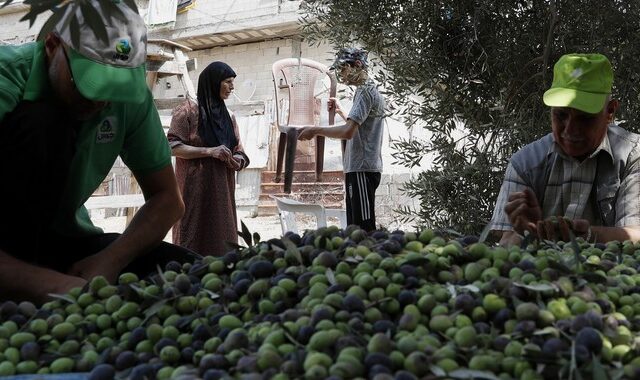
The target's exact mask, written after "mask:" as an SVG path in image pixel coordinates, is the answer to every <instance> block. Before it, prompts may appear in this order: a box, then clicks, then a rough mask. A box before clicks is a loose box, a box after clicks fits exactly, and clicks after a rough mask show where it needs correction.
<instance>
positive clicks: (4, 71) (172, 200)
mask: <svg viewBox="0 0 640 380" xmlns="http://www.w3.org/2000/svg"><path fill="white" fill-rule="evenodd" d="M101 3H102V4H101ZM81 4H83V5H84V3H81V2H76V1H74V2H66V3H64V5H62V6H61V7H60V8H58V9H57V10H56V11H55V14H54V17H56V16H60V17H59V18H58V22H57V23H56V24H55V25H54V27H53V30H52V31H51V32H49V33H46V34H44V35H41V36H39V38H38V41H37V42H34V43H27V44H24V45H19V46H3V47H0V154H1V157H0V173H2V174H3V178H4V181H3V185H2V186H0V213H1V214H2V218H1V219H0V220H1V221H0V299H3V298H12V299H29V300H33V301H36V302H43V301H45V300H46V299H47V294H49V293H63V292H66V291H67V290H69V289H70V288H72V287H75V286H82V285H83V284H84V283H85V282H86V281H88V280H90V279H91V278H92V277H94V276H96V275H104V276H105V277H106V278H107V279H109V280H111V281H113V280H114V279H115V278H117V276H118V274H119V273H120V272H121V271H123V270H124V271H136V272H138V273H141V274H143V273H145V272H146V271H148V270H149V269H152V268H155V263H156V262H162V260H169V259H175V258H184V257H185V256H184V255H185V254H186V253H187V252H185V250H181V249H180V248H179V247H177V246H173V245H169V244H167V243H161V242H162V240H163V238H164V237H165V235H166V233H167V231H168V230H169V229H170V228H171V226H172V225H173V224H174V223H175V222H176V221H177V220H178V219H179V218H180V217H181V216H182V213H183V210H184V205H183V203H182V200H181V197H180V193H179V190H178V186H177V184H176V180H175V177H174V174H173V169H172V166H171V156H170V149H169V146H168V143H167V140H166V137H165V135H164V132H163V129H162V125H161V123H160V119H159V116H158V112H157V110H156V108H155V106H154V103H153V98H152V95H151V93H150V91H149V90H148V88H147V86H146V81H145V67H144V63H145V60H146V27H145V25H144V22H143V20H142V18H141V17H140V16H139V15H138V14H137V13H136V12H135V11H133V10H132V9H130V8H129V7H127V6H125V5H124V2H123V3H120V2H113V3H105V2H103V1H101V0H91V1H90V3H89V6H91V7H93V8H94V9H95V12H97V14H100V15H101V16H102V21H103V22H104V24H105V28H106V35H107V38H106V40H104V41H103V40H102V39H100V38H97V37H96V35H95V34H94V33H93V31H92V30H91V28H90V27H89V26H88V22H86V21H85V20H84V18H83V12H82V8H83V7H81ZM109 6H111V7H116V8H118V10H116V11H117V12H113V14H112V15H110V16H109V15H107V14H105V13H104V12H105V9H107V8H108V7H109ZM118 14H120V15H121V16H117V15H118ZM94 16H95V15H94ZM118 156H120V157H121V158H122V160H123V161H124V162H125V164H126V165H127V166H128V167H129V168H130V169H131V171H132V172H133V173H134V175H135V177H136V179H137V181H138V183H139V184H140V187H141V188H142V192H143V193H144V196H145V200H146V203H145V204H144V206H143V207H142V208H141V209H140V211H139V212H138V213H137V214H136V216H135V218H134V219H133V221H132V222H131V224H130V225H129V227H128V228H127V229H126V231H125V232H124V233H123V234H122V235H120V234H104V233H103V232H102V230H101V229H99V228H97V227H95V226H93V224H92V223H91V220H90V218H89V215H88V212H87V210H86V209H85V208H84V206H83V204H84V202H85V201H86V200H87V199H88V198H89V196H91V195H92V193H93V192H94V191H95V189H96V188H97V187H98V186H99V185H100V184H101V183H102V181H103V180H104V178H105V177H106V176H107V174H108V173H109V171H110V169H111V167H112V166H113V163H114V162H115V160H116V159H117V157H118ZM158 260H160V261H158Z"/></svg>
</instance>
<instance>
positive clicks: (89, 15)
mask: <svg viewBox="0 0 640 380" xmlns="http://www.w3.org/2000/svg"><path fill="white" fill-rule="evenodd" d="M13 1H14V0H4V1H3V2H2V8H4V7H6V6H8V5H9V4H11V3H13ZM72 3H76V4H80V8H81V9H82V15H83V17H84V19H85V20H86V21H87V22H88V23H89V25H90V26H91V30H93V32H94V34H95V36H96V38H98V39H100V40H102V41H106V40H107V39H108V37H107V30H106V29H105V27H104V21H103V19H102V18H101V16H100V14H99V13H98V11H97V9H96V8H95V7H94V5H93V4H91V2H89V1H88V0H24V4H26V5H28V6H29V7H30V9H29V12H27V14H26V15H24V17H22V18H21V19H20V21H29V27H31V26H33V23H34V22H35V21H36V18H37V17H38V15H40V14H42V13H44V12H46V11H52V12H53V14H52V15H51V16H50V17H49V18H48V19H47V21H46V22H45V24H44V25H43V26H42V29H41V30H40V36H44V35H45V34H47V33H48V32H50V31H51V29H52V28H53V26H54V25H56V24H57V23H58V21H59V20H60V18H61V17H62V14H63V11H64V9H65V8H66V7H68V6H69V5H70V4H72ZM119 3H124V4H125V5H127V6H128V7H129V8H131V9H133V10H134V11H136V12H138V6H137V5H136V3H135V1H134V0H99V3H98V6H99V7H100V8H101V9H102V12H103V14H104V15H107V16H108V17H110V18H114V17H115V18H122V19H124V18H125V15H124V14H123V13H122V11H121V10H120V9H119V8H118V6H117V4H119ZM70 27H71V38H74V39H77V38H79V37H80V34H79V33H80V32H79V24H78V21H77V19H75V18H74V19H73V20H71V26H70Z"/></svg>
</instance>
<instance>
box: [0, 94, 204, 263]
mask: <svg viewBox="0 0 640 380" xmlns="http://www.w3.org/2000/svg"><path fill="white" fill-rule="evenodd" d="M79 127H80V122H78V121H75V120H73V119H70V118H69V117H68V115H67V113H66V112H64V110H63V108H61V107H58V106H56V105H55V104H52V103H49V102H43V101H39V102H30V101H22V102H21V103H20V104H19V105H18V106H17V107H16V109H15V110H13V111H12V112H10V113H8V114H7V115H5V117H4V119H3V120H2V121H1V122H0V176H1V178H2V183H1V184H0V249H2V250H3V251H4V252H5V253H8V254H10V255H12V256H14V257H16V258H18V259H20V260H23V261H25V262H29V263H32V264H36V265H41V266H45V267H49V268H52V269H56V270H59V271H65V270H66V268H68V267H69V266H70V265H72V264H73V263H74V262H76V261H78V260H80V259H82V258H84V257H87V256H90V255H92V254H94V253H96V252H98V251H100V250H101V249H102V248H104V247H105V246H106V245H108V244H109V243H110V242H112V241H113V240H115V239H116V238H117V234H104V235H95V236H90V237H82V238H71V237H62V236H59V235H57V234H56V233H55V232H54V231H53V229H52V224H53V220H54V216H55V215H56V213H57V212H58V207H59V205H60V200H61V199H62V197H64V194H63V190H64V188H65V184H66V182H67V176H68V173H69V168H70V166H71V161H72V159H73V155H74V152H75V143H76V131H77V130H78V128H79ZM53 252H58V255H59V256H54V255H53ZM195 256H197V255H195V254H194V253H192V252H191V251H189V250H186V249H184V248H181V247H178V246H175V245H172V244H168V243H163V244H160V246H158V247H157V248H156V249H155V250H154V251H153V252H150V253H148V254H147V255H145V257H144V258H141V259H140V260H142V261H146V262H144V263H143V262H141V263H138V264H134V263H132V267H131V269H137V270H141V271H144V270H147V269H149V268H151V269H152V271H153V270H155V266H156V263H160V264H162V263H165V262H167V261H170V260H176V261H181V262H184V261H187V260H189V261H192V260H193V257H195ZM128 269H129V268H128ZM138 275H143V273H142V272H140V273H138Z"/></svg>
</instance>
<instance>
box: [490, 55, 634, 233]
mask: <svg viewBox="0 0 640 380" xmlns="http://www.w3.org/2000/svg"><path fill="white" fill-rule="evenodd" d="M553 73H554V76H553V83H552V85H551V88H550V89H549V90H547V91H546V92H545V94H544V97H543V100H544V103H545V104H546V105H548V106H549V107H551V128H552V133H550V134H548V135H546V136H544V137H543V138H541V139H539V140H537V141H535V142H533V143H531V144H529V145H527V146H525V147H524V148H522V149H521V150H520V151H518V152H517V153H516V154H514V155H513V157H511V160H510V162H509V165H508V166H507V170H506V173H505V179H504V182H503V183H502V188H501V189H500V194H499V195H498V200H497V203H496V207H495V209H494V212H493V218H492V221H491V225H490V228H491V229H492V230H494V231H499V232H501V235H502V236H501V244H504V245H509V244H517V243H519V242H520V241H521V239H522V236H523V235H524V234H526V233H531V234H533V236H537V237H539V238H542V239H549V240H562V241H568V240H569V239H570V235H571V234H570V230H572V231H573V233H574V234H575V235H576V236H581V237H583V238H585V239H586V240H588V241H591V242H607V241H612V240H619V241H623V240H627V239H630V240H634V241H637V240H640V202H639V201H638V200H639V199H640V160H639V158H640V136H639V135H637V134H635V133H631V132H628V131H626V130H624V129H622V128H621V127H619V126H618V125H616V124H615V122H614V116H615V112H616V110H617V108H618V101H617V100H615V99H613V98H612V97H611V87H612V84H613V71H612V69H611V64H610V62H609V60H608V59H607V58H606V57H605V56H603V55H601V54H567V55H564V56H562V57H561V58H560V59H559V60H558V62H557V63H556V64H555V66H554V71H553Z"/></svg>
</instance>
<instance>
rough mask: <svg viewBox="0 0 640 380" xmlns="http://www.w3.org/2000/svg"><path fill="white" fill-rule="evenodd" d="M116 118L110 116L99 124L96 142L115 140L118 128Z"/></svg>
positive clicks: (104, 142) (102, 142)
mask: <svg viewBox="0 0 640 380" xmlns="http://www.w3.org/2000/svg"><path fill="white" fill-rule="evenodd" d="M117 129H118V128H117V125H116V120H115V118H113V117H108V118H106V119H104V120H102V122H100V125H99V126H98V133H97V134H96V142H97V143H98V144H106V143H110V142H112V141H113V140H115V137H116V130H117Z"/></svg>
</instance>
